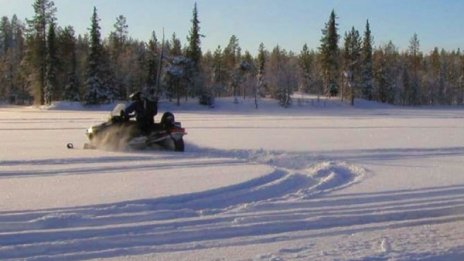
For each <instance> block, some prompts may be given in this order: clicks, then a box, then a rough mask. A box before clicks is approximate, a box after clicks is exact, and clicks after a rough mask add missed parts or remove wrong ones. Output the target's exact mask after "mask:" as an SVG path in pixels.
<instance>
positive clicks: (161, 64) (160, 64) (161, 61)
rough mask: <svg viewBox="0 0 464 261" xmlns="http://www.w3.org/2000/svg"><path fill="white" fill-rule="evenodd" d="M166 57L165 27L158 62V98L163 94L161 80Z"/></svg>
mask: <svg viewBox="0 0 464 261" xmlns="http://www.w3.org/2000/svg"><path fill="white" fill-rule="evenodd" d="M163 56H164V27H163V40H162V41H161V54H160V57H159V61H158V72H157V75H156V96H159V94H160V93H161V86H160V82H161V80H160V78H161V68H162V67H163V58H164V57H163Z"/></svg>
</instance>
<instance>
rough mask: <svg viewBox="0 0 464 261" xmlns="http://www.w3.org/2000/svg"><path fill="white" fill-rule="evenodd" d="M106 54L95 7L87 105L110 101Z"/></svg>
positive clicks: (87, 72)
mask: <svg viewBox="0 0 464 261" xmlns="http://www.w3.org/2000/svg"><path fill="white" fill-rule="evenodd" d="M104 55H105V53H104V50H103V45H102V43H101V40H100V25H99V18H98V15H97V8H96V7H94V9H93V15H92V19H91V27H90V48H89V56H88V60H87V70H86V74H87V75H86V77H87V80H86V82H85V87H86V91H85V96H84V100H85V102H86V103H87V104H100V103H103V102H106V101H108V100H109V99H110V94H109V91H108V88H107V86H105V84H106V83H107V82H106V81H105V79H104V77H105V75H104V74H105V70H104V69H105V66H106V65H105V57H104Z"/></svg>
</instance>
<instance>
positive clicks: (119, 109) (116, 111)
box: [111, 103, 126, 117]
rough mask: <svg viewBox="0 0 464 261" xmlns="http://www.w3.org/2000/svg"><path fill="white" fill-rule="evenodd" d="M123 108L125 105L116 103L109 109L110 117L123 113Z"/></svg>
mask: <svg viewBox="0 0 464 261" xmlns="http://www.w3.org/2000/svg"><path fill="white" fill-rule="evenodd" d="M125 109H126V105H125V104H123V103H120V104H118V105H116V107H114V109H113V110H112V111H111V117H115V116H121V115H124V110H125Z"/></svg>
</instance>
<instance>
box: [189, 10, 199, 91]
mask: <svg viewBox="0 0 464 261" xmlns="http://www.w3.org/2000/svg"><path fill="white" fill-rule="evenodd" d="M201 37H202V35H201V34H200V21H199V20H198V9H197V3H195V5H194V7H193V18H192V28H191V29H190V33H189V35H188V36H187V41H188V46H187V50H186V57H187V58H188V59H190V60H191V64H192V70H191V71H190V72H188V76H189V78H190V84H189V87H190V88H189V89H190V90H189V92H190V94H191V95H193V94H199V93H200V92H202V90H200V88H202V85H203V84H202V83H201V77H200V76H201V74H200V68H201V65H200V63H201V55H202V53H201V46H200V45H201V39H200V38H201Z"/></svg>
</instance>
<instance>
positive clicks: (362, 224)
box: [0, 99, 464, 260]
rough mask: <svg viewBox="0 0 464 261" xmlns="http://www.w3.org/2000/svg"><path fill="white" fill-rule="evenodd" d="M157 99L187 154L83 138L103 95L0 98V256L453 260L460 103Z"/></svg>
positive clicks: (460, 187)
mask: <svg viewBox="0 0 464 261" xmlns="http://www.w3.org/2000/svg"><path fill="white" fill-rule="evenodd" d="M63 107H64V108H66V110H63ZM165 110H173V111H174V112H175V114H176V118H177V120H179V121H181V122H182V124H183V126H184V127H185V128H186V129H187V132H188V135H187V136H186V137H185V142H186V152H184V153H175V152H168V151H159V150H152V151H138V152H134V151H132V152H131V151H124V152H115V151H104V150H84V149H82V145H83V144H84V142H86V137H85V135H84V133H85V130H86V128H88V127H89V126H91V125H94V124H97V123H100V122H102V121H104V120H106V118H107V113H108V112H107V111H105V110H102V109H100V110H89V109H86V110H84V109H79V107H77V108H70V107H69V106H61V107H60V106H57V107H56V108H54V109H47V110H44V109H37V108H31V107H27V108H25V107H10V106H0V133H1V135H0V144H1V147H0V148H1V150H0V198H1V200H0V260H8V259H21V260H77V259H79V260H80V259H93V258H96V259H102V258H110V259H122V260H133V259H135V260H353V259H354V260H385V259H393V260H464V108H462V107H451V108H450V107H439V108H436V107H435V108H403V107H391V106H387V105H379V104H375V103H369V102H363V101H358V104H357V105H356V106H355V107H354V108H352V107H350V106H347V105H344V104H341V103H340V102H339V101H327V102H324V103H322V102H321V103H315V102H314V101H306V102H305V103H303V104H301V106H300V105H298V104H297V103H296V102H295V104H294V106H293V107H291V108H289V109H283V108H280V107H278V106H277V105H276V104H275V102H274V101H261V108H260V109H259V110H255V109H254V108H253V104H252V100H248V101H245V102H242V104H239V105H236V104H233V103H232V102H231V100H228V99H225V100H221V101H219V102H218V104H217V106H216V108H215V109H207V108H203V107H198V106H196V105H187V106H185V105H184V106H183V107H181V108H175V107H174V106H172V105H169V104H167V103H163V104H161V105H160V111H161V112H162V111H165ZM68 142H72V143H74V145H75V149H72V150H69V149H67V148H66V144H67V143H68Z"/></svg>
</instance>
